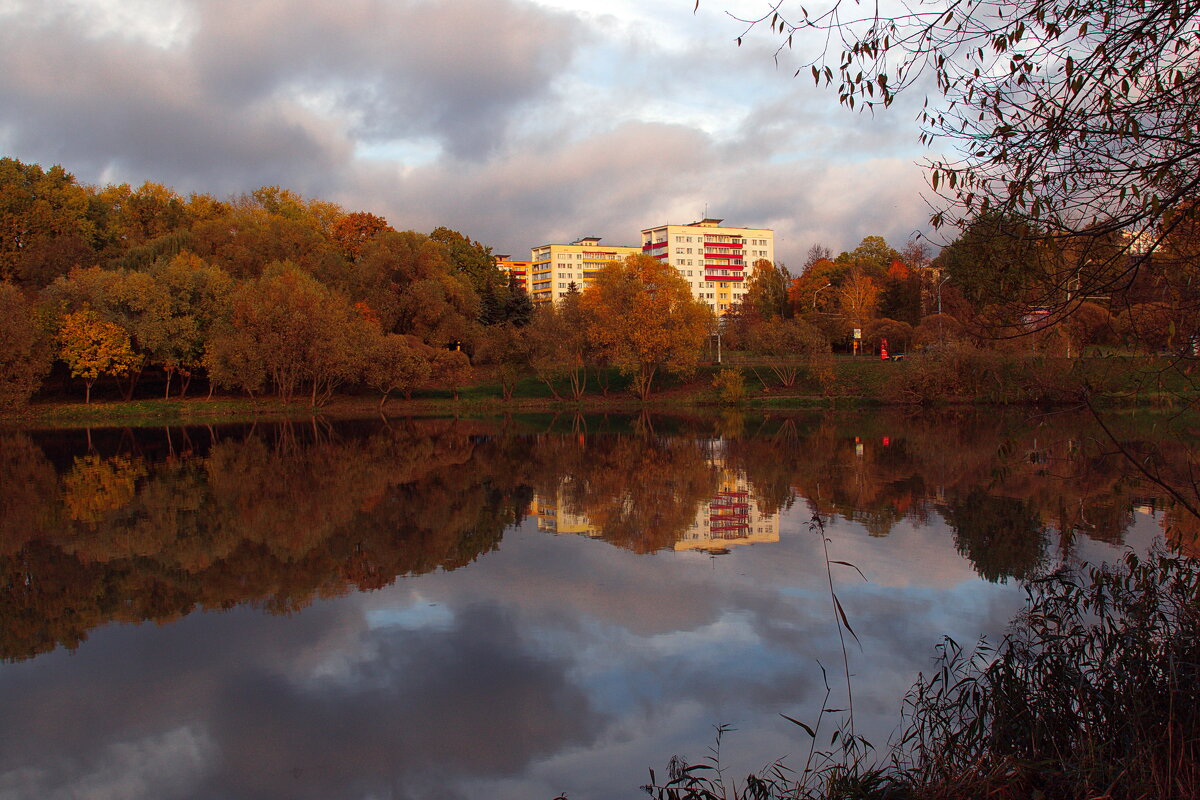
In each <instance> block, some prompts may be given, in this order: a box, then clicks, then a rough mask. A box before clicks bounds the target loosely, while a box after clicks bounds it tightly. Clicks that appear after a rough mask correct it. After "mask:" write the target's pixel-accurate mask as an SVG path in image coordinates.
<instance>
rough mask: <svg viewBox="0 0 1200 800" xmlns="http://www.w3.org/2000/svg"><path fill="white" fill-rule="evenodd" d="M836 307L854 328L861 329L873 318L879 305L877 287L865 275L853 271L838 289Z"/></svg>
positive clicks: (856, 270)
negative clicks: (837, 306)
mask: <svg viewBox="0 0 1200 800" xmlns="http://www.w3.org/2000/svg"><path fill="white" fill-rule="evenodd" d="M837 292H838V305H839V307H840V308H841V310H842V313H843V314H844V315H845V316H846V319H848V320H849V321H850V322H851V323H852V324H853V325H854V326H855V327H857V328H861V327H863V326H864V325H866V323H867V320H869V319H871V318H872V317H874V316H875V310H876V308H877V307H878V305H879V287H878V286H876V285H875V281H873V280H871V278H870V277H868V276H867V275H866V274H865V273H863V272H862V271H860V270H858V269H855V270H853V271H852V272H851V273H850V274H849V275H847V276H846V280H845V281H843V282H842V285H841V286H840V287H838V289H837Z"/></svg>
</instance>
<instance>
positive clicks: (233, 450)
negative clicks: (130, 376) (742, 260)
mask: <svg viewBox="0 0 1200 800" xmlns="http://www.w3.org/2000/svg"><path fill="white" fill-rule="evenodd" d="M558 428H559V429H561V431H562V432H556V431H555V430H553V429H552V430H551V431H550V432H545V433H540V434H534V433H528V432H525V431H523V430H519V429H518V426H517V424H516V423H513V422H512V421H511V420H506V421H497V422H466V421H461V420H437V419H425V420H418V421H407V422H403V423H397V422H393V423H392V424H391V425H386V426H385V425H378V424H374V423H372V424H364V423H358V424H348V425H338V426H330V425H328V424H318V423H314V424H312V425H307V424H287V423H284V424H278V425H258V426H255V427H252V428H249V429H247V428H232V429H189V430H185V429H176V430H174V431H172V430H170V429H166V430H162V431H149V430H147V431H140V430H139V431H130V430H126V431H116V432H114V431H106V432H95V435H93V432H90V431H89V432H86V433H85V432H79V433H78V434H61V433H59V434H51V433H5V434H0V485H2V486H3V487H4V490H3V492H0V618H3V619H4V620H5V625H4V627H3V632H2V634H0V656H2V657H3V658H5V659H23V658H29V657H31V656H34V655H36V654H38V653H40V652H45V651H47V650H51V649H53V648H55V647H56V646H60V645H61V646H65V647H69V648H74V647H76V646H78V645H79V643H80V642H81V641H82V640H83V639H84V638H85V637H86V635H87V632H88V631H89V630H90V629H92V628H94V627H96V626H98V625H102V624H104V623H106V622H109V621H130V622H140V621H143V620H155V621H159V622H162V621H168V620H171V619H174V618H177V617H179V616H181V615H183V614H187V613H189V612H191V611H192V610H194V609H196V608H209V609H218V608H230V607H233V606H236V605H240V604H251V605H255V606H259V607H262V608H264V609H266V610H268V611H271V612H274V613H283V612H290V611H294V610H296V609H299V608H302V607H304V606H305V605H306V604H308V603H310V602H311V601H312V600H313V599H315V598H319V597H329V596H335V595H340V594H344V593H346V592H349V591H352V590H356V589H357V590H368V589H375V588H379V587H382V586H385V585H388V584H389V583H391V582H393V581H394V580H396V578H397V577H400V576H405V575H415V574H422V573H428V572H431V571H434V570H438V569H442V570H452V569H457V568H460V567H463V566H465V565H467V564H470V563H471V562H472V561H474V560H475V559H477V558H479V557H480V556H481V555H482V554H484V553H487V552H489V551H491V550H494V549H495V548H497V547H498V546H499V544H500V541H501V538H502V536H503V535H504V532H505V531H506V530H507V529H509V528H510V527H512V526H514V525H516V524H518V523H520V522H521V521H522V519H524V517H525V516H526V515H528V514H530V513H531V511H532V512H533V513H536V514H537V515H538V516H539V519H540V520H541V522H542V523H543V527H545V528H549V529H553V530H556V531H557V532H560V533H563V532H578V533H587V534H588V535H590V536H593V537H595V538H599V539H603V540H605V541H607V542H610V543H612V544H614V545H617V546H619V547H623V548H628V549H629V550H632V551H634V552H637V553H651V552H655V551H659V550H663V549H669V548H677V547H678V548H682V547H686V546H689V545H688V542H689V541H692V542H693V546H703V547H705V548H706V549H712V550H716V549H719V548H720V547H722V546H724V545H725V544H729V543H735V542H736V541H738V540H743V541H756V540H757V541H762V540H770V538H771V533H770V531H771V525H772V524H774V525H775V527H774V536H775V537H777V536H778V522H777V515H778V514H779V513H780V512H781V511H782V510H784V509H786V508H789V507H791V506H792V505H793V504H795V503H797V502H803V503H806V504H807V505H808V508H809V511H810V512H811V513H817V514H821V515H823V516H826V517H830V516H835V515H836V516H840V517H843V518H845V519H847V520H850V521H853V522H857V523H860V524H861V525H863V527H864V528H865V529H866V530H867V531H868V532H869V533H870V534H871V535H875V536H886V535H887V534H888V533H889V532H890V531H891V529H892V527H893V526H894V525H896V524H897V523H898V522H900V521H901V520H909V521H911V522H912V523H914V524H918V525H920V524H925V523H926V522H928V521H929V520H930V519H932V518H934V517H935V516H937V517H941V518H942V519H944V520H945V521H946V523H947V524H948V525H949V526H950V527H951V528H952V529H953V530H954V536H955V543H956V546H957V547H958V549H959V552H961V553H962V554H963V555H964V556H965V557H967V558H968V559H970V560H971V562H972V563H973V564H974V565H975V567H976V570H977V571H978V572H979V574H980V575H981V576H983V577H985V578H987V579H988V580H992V581H1000V580H1005V579H1008V578H1017V579H1024V578H1027V577H1029V576H1031V575H1033V574H1034V573H1035V572H1036V571H1037V570H1038V569H1041V568H1044V567H1046V566H1048V563H1047V559H1048V555H1047V552H1048V551H1047V545H1048V543H1050V542H1052V541H1057V543H1058V544H1059V549H1058V553H1059V557H1060V558H1065V557H1068V556H1069V554H1070V552H1071V547H1072V543H1073V542H1074V541H1075V540H1076V538H1077V537H1079V536H1081V535H1082V536H1087V537H1091V538H1095V539H1099V540H1103V541H1106V542H1114V543H1116V542H1120V541H1121V538H1122V536H1123V534H1124V531H1125V530H1126V529H1127V528H1128V526H1129V525H1130V522H1131V520H1132V509H1133V508H1134V507H1135V506H1137V507H1149V508H1152V509H1153V508H1164V509H1166V510H1165V513H1163V514H1162V515H1161V519H1162V522H1163V524H1164V526H1169V527H1170V531H1171V533H1172V534H1174V535H1175V536H1176V537H1177V538H1178V539H1179V541H1180V543H1181V546H1182V547H1184V548H1193V549H1194V548H1195V542H1196V536H1197V535H1196V531H1197V525H1196V523H1195V521H1194V520H1193V519H1192V518H1191V517H1190V516H1189V515H1187V514H1186V512H1182V511H1181V510H1180V509H1178V508H1173V507H1170V505H1169V503H1168V500H1167V496H1166V494H1165V493H1164V492H1162V491H1161V490H1160V489H1159V488H1158V487H1156V486H1155V485H1154V484H1152V483H1148V482H1146V481H1144V480H1141V479H1139V477H1138V476H1137V475H1135V474H1132V473H1131V471H1130V470H1129V468H1128V462H1127V461H1126V460H1124V459H1122V458H1120V457H1116V456H1114V455H1113V454H1111V453H1106V452H1104V451H1103V449H1102V448H1100V447H1099V446H1097V445H1094V444H1092V442H1093V439H1092V438H1091V437H1090V436H1089V423H1088V421H1087V419H1085V418H1082V417H1081V418H1058V419H1056V420H1055V421H1054V424H1053V426H1030V425H1029V423H1028V421H1026V420H1023V419H1018V418H1004V417H998V416H995V415H988V416H964V417H949V418H947V417H940V418H935V417H918V418H904V417H900V416H890V415H881V414H855V413H838V414H824V415H822V414H812V415H797V416H781V417H774V418H738V419H732V418H731V417H729V416H726V417H722V418H718V419H715V420H714V419H704V418H697V419H680V418H663V419H656V420H653V421H651V420H649V419H639V420H637V421H636V423H635V424H633V425H628V424H627V423H624V422H623V421H619V420H618V421H616V422H613V421H611V420H607V419H605V420H599V419H597V420H592V421H590V422H589V421H587V420H580V419H578V418H576V419H574V420H562V421H560V423H559V424H558ZM614 429H615V430H614ZM1143 430H1148V428H1139V427H1138V426H1137V425H1136V424H1135V422H1134V421H1130V423H1129V428H1128V429H1127V430H1125V431H1123V432H1122V434H1123V435H1124V436H1126V437H1127V438H1128V439H1129V441H1130V442H1132V445H1131V446H1132V447H1134V448H1148V449H1152V450H1153V451H1154V452H1155V453H1157V454H1158V463H1159V465H1160V468H1161V469H1163V470H1165V471H1168V472H1169V471H1170V470H1171V469H1172V468H1174V469H1176V470H1177V471H1178V472H1179V474H1180V475H1186V468H1187V464H1188V458H1189V454H1190V452H1192V450H1193V449H1194V448H1193V444H1194V443H1193V441H1192V440H1191V439H1188V438H1186V437H1181V436H1179V435H1178V434H1177V433H1172V434H1169V435H1166V434H1164V435H1162V436H1161V437H1160V438H1158V439H1152V438H1150V437H1148V436H1147V435H1146V434H1144V433H1143V432H1142V431H1143ZM584 431H591V432H590V433H584ZM1173 464H1177V465H1178V466H1177V467H1172V466H1171V465H1173ZM756 528H757V529H758V533H759V534H760V535H759V536H758V537H757V538H756V537H755V533H756V531H755V529H756ZM763 530H766V531H767V533H766V534H765V539H764V535H763V534H761V532H762V531H763ZM696 542H699V543H700V544H698V545H697V544H695V543H696Z"/></svg>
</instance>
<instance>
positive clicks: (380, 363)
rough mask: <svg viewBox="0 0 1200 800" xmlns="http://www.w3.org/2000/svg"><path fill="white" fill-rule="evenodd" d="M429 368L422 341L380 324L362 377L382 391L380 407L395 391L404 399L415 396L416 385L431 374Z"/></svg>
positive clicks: (372, 340)
mask: <svg viewBox="0 0 1200 800" xmlns="http://www.w3.org/2000/svg"><path fill="white" fill-rule="evenodd" d="M430 371H431V367H430V364H429V359H428V358H427V357H426V356H425V354H424V353H422V352H421V349H420V343H419V342H415V341H410V340H409V338H408V337H406V336H401V335H400V334H398V333H383V332H382V331H380V330H378V328H376V329H375V330H374V331H373V332H372V336H371V341H370V347H369V350H368V355H367V358H366V366H365V367H364V369H363V380H364V381H365V382H366V383H367V385H368V386H371V387H372V388H374V389H378V390H379V392H380V393H381V394H382V396H381V397H380V398H379V410H380V411H383V406H384V403H386V402H387V400H388V395H389V394H391V393H392V392H400V393H401V394H403V395H404V397H405V399H408V398H410V397H412V391H413V389H415V388H417V387H418V386H420V385H421V384H422V383H423V382H425V381H426V380H427V379H428V378H429V374H430Z"/></svg>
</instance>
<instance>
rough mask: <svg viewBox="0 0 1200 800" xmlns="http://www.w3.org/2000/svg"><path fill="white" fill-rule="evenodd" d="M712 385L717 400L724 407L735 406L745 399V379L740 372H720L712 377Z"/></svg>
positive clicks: (727, 370) (724, 370)
mask: <svg viewBox="0 0 1200 800" xmlns="http://www.w3.org/2000/svg"><path fill="white" fill-rule="evenodd" d="M712 385H713V388H714V389H716V390H717V399H718V400H719V401H720V402H721V403H723V404H724V405H730V406H735V405H738V404H740V403H741V402H742V401H743V400H745V399H746V379H745V378H743V377H742V372H741V370H737V369H723V370H721V371H720V372H718V373H717V374H716V375H715V376H713V380H712Z"/></svg>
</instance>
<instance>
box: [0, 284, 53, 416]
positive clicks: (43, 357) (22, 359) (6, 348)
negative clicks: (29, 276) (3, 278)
mask: <svg viewBox="0 0 1200 800" xmlns="http://www.w3.org/2000/svg"><path fill="white" fill-rule="evenodd" d="M50 359H51V351H50V343H49V341H48V338H47V336H46V334H45V332H44V331H43V330H42V329H41V326H40V325H38V323H37V321H36V320H35V318H34V313H33V306H32V304H30V303H29V301H28V300H26V299H25V296H24V295H23V294H22V293H21V290H20V289H18V288H17V287H16V286H14V285H13V284H11V283H6V282H0V409H2V408H13V407H16V406H20V405H24V404H25V403H26V402H28V400H29V398H30V397H31V396H32V395H33V393H34V392H36V391H37V389H38V386H39V385H40V384H41V381H42V378H44V377H45V375H46V373H47V372H49V370H50Z"/></svg>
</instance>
